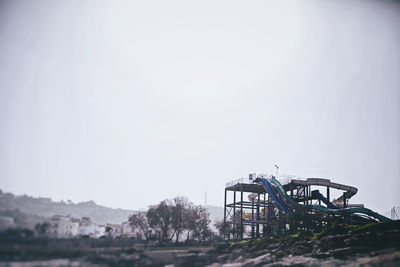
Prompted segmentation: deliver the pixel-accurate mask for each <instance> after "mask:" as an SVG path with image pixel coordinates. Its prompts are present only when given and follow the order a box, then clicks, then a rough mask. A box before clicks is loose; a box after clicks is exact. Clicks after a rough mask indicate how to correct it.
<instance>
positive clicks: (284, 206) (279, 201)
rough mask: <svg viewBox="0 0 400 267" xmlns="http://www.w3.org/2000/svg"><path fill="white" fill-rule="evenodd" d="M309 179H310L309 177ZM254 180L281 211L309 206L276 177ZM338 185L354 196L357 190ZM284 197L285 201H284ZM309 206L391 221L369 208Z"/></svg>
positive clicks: (332, 211)
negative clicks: (297, 199)
mask: <svg viewBox="0 0 400 267" xmlns="http://www.w3.org/2000/svg"><path fill="white" fill-rule="evenodd" d="M307 180H309V179H307ZM322 180H327V179H322ZM297 181H299V180H297ZM328 181H329V180H328ZM254 182H261V183H262V184H263V185H264V188H265V189H266V190H267V192H268V194H270V195H271V197H272V199H273V200H274V203H275V205H276V206H277V208H278V209H279V210H281V211H284V212H286V213H292V212H293V209H299V208H300V209H304V208H307V206H305V205H301V204H299V203H297V202H296V201H294V200H293V199H292V198H291V197H290V196H288V195H287V193H286V190H285V189H284V188H283V186H282V185H281V183H280V182H279V181H278V180H276V179H274V178H272V179H269V180H267V179H265V178H257V179H256V180H255V181H254ZM301 182H302V185H309V184H303V182H307V181H301ZM313 182H315V180H311V181H309V183H313ZM324 183H325V184H328V183H326V182H324ZM329 184H330V185H332V184H334V183H330V182H329ZM272 185H274V186H275V187H276V188H277V191H278V194H279V195H280V196H281V197H279V196H278V194H277V193H276V192H275V190H274V188H273V186H272ZM318 185H321V184H318ZM336 185H338V186H340V187H341V188H345V189H344V190H346V189H349V190H348V191H347V190H346V191H347V192H349V195H351V196H353V195H354V194H355V193H356V192H357V189H356V188H355V187H350V186H343V185H339V184H334V186H332V187H334V188H336ZM353 188H354V189H355V190H354V189H353ZM283 199H284V200H285V201H283ZM308 207H309V208H311V209H314V210H318V211H321V212H323V213H326V214H335V215H344V214H346V215H351V214H355V213H359V214H365V215H368V216H371V217H373V218H375V219H377V220H379V221H381V222H388V221H391V220H390V219H389V218H387V217H385V216H382V215H380V214H379V213H376V212H374V211H372V210H370V209H367V208H359V207H351V208H343V209H338V208H335V209H332V208H327V207H324V206H321V205H309V206H308Z"/></svg>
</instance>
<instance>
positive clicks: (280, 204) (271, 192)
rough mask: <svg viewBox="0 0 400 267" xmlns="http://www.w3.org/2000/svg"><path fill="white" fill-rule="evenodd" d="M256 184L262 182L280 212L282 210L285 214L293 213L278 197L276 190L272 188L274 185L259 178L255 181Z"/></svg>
mask: <svg viewBox="0 0 400 267" xmlns="http://www.w3.org/2000/svg"><path fill="white" fill-rule="evenodd" d="M254 182H261V183H262V184H263V185H264V188H265V190H267V192H268V194H269V195H270V196H271V197H272V199H273V200H274V203H275V206H276V207H277V208H278V209H279V210H281V211H283V212H285V213H292V212H293V211H292V210H291V209H290V208H289V207H288V206H287V205H286V204H285V203H283V202H282V201H281V199H280V198H279V197H278V195H277V194H276V192H275V190H274V189H273V188H272V185H271V184H270V182H269V181H268V180H267V179H264V178H257V179H256V180H254Z"/></svg>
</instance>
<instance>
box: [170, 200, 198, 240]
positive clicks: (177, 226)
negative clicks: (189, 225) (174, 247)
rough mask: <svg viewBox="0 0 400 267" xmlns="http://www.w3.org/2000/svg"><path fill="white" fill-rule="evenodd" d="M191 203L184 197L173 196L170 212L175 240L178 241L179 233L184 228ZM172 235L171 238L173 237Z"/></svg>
mask: <svg viewBox="0 0 400 267" xmlns="http://www.w3.org/2000/svg"><path fill="white" fill-rule="evenodd" d="M192 205H193V204H192V203H190V202H189V200H188V199H187V198H186V197H175V198H174V199H173V200H172V203H171V212H172V214H171V215H172V229H173V230H174V233H173V235H174V234H175V242H179V235H180V234H181V233H182V232H183V231H184V230H185V217H186V213H187V212H188V210H189V208H190V206H192ZM173 235H172V237H171V238H173Z"/></svg>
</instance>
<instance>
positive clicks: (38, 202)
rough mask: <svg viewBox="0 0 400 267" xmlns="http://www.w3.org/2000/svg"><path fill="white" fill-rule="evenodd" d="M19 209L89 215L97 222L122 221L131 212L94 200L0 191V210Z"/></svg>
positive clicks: (48, 214) (33, 212)
mask: <svg viewBox="0 0 400 267" xmlns="http://www.w3.org/2000/svg"><path fill="white" fill-rule="evenodd" d="M7 210H9V211H13V210H19V211H20V212H22V213H25V214H29V215H36V216H39V217H51V216H53V215H66V216H68V215H70V216H71V217H75V218H81V217H90V219H92V221H93V222H95V223H97V224H105V223H122V222H123V221H126V220H127V219H128V217H129V215H131V214H132V213H133V211H131V210H125V209H113V208H108V207H104V206H100V205H97V204H96V203H95V202H94V201H87V202H79V203H77V204H75V203H73V202H71V201H68V202H67V203H66V202H63V201H61V202H54V201H52V200H51V199H50V198H35V197H30V196H27V195H23V196H15V195H13V194H11V193H3V192H2V191H0V211H3V212H4V211H7Z"/></svg>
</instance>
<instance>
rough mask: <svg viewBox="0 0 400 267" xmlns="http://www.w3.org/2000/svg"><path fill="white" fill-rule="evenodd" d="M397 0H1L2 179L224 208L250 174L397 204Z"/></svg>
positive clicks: (146, 201)
mask: <svg viewBox="0 0 400 267" xmlns="http://www.w3.org/2000/svg"><path fill="white" fill-rule="evenodd" d="M399 25H400V5H399V2H388V1H291V2H289V1H287V2H286V1H246V2H238V1H196V2H192V1H190V2H188V1H151V2H150V1H1V2H0V188H1V189H2V190H3V191H10V192H13V193H17V194H25V193H26V194H29V195H33V196H48V197H52V198H53V199H55V200H60V199H63V200H65V201H66V200H68V199H71V200H73V201H75V202H78V201H86V200H94V201H95V202H96V203H99V204H102V205H105V206H111V207H120V208H128V209H139V208H145V207H147V206H148V205H150V204H155V203H157V202H158V201H160V200H162V199H165V198H171V197H174V196H176V195H185V196H188V197H189V198H190V199H191V200H192V201H194V202H195V203H198V204H202V203H204V197H205V196H204V195H205V191H206V190H207V198H208V204H211V205H217V206H222V205H223V192H224V186H225V182H228V181H230V180H233V179H236V178H239V177H247V176H248V174H249V173H253V172H256V173H268V174H274V172H275V170H274V167H273V166H274V164H278V165H279V166H280V173H285V174H293V175H298V176H303V177H324V178H330V179H331V180H333V181H335V182H339V183H344V184H349V185H353V186H356V187H358V189H359V193H358V194H357V195H356V196H355V197H354V199H352V202H353V203H364V204H365V205H366V206H367V207H368V208H371V209H374V210H377V211H380V212H384V211H387V210H389V209H390V208H391V207H392V206H394V205H399V204H400V195H399V193H398V191H399V189H400V168H399V162H400V140H399V136H400V118H399V114H400V78H399V77H400V76H399V74H400V30H399Z"/></svg>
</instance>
